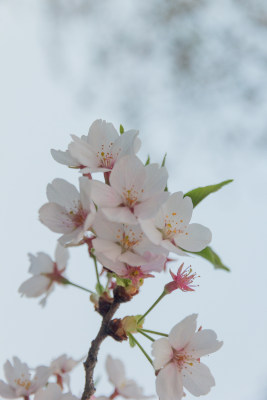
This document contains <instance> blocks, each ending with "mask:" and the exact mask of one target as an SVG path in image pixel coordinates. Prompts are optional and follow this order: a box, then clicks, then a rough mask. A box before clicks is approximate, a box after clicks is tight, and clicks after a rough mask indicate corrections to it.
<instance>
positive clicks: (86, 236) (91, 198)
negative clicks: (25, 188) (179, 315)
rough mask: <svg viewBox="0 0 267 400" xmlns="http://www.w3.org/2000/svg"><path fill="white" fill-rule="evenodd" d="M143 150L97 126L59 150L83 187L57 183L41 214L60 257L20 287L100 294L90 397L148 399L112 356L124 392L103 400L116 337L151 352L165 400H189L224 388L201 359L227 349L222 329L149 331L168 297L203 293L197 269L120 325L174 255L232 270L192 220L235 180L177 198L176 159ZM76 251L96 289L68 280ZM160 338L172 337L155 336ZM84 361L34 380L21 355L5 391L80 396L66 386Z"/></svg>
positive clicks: (64, 363)
mask: <svg viewBox="0 0 267 400" xmlns="http://www.w3.org/2000/svg"><path fill="white" fill-rule="evenodd" d="M140 145H141V142H140V139H139V137H138V131H135V130H129V131H125V132H124V129H123V127H122V126H121V127H120V132H117V130H116V129H115V127H114V126H113V125H112V124H111V123H107V122H106V121H103V120H97V121H95V122H94V123H93V124H92V125H91V127H90V129H89V133H88V135H87V136H81V137H77V136H72V141H71V143H70V144H69V145H68V149H67V150H66V151H61V150H51V153H52V156H53V158H54V159H55V160H56V161H57V162H59V163H61V164H64V165H66V166H68V167H70V168H74V169H78V170H79V172H80V174H81V176H80V177H79V189H77V188H76V187H75V186H74V185H73V184H71V183H69V182H67V181H66V180H64V179H59V178H57V179H54V180H53V181H52V183H50V184H48V186H47V199H48V202H47V203H46V204H44V205H43V206H42V207H41V208H40V210H39V218H40V221H41V222H42V223H43V224H44V225H45V226H47V227H48V228H49V229H50V230H51V231H53V232H55V233H57V234H60V236H59V238H58V244H57V246H56V251H55V256H54V259H52V258H51V257H50V256H49V255H47V254H46V253H43V252H40V253H37V256H34V255H32V254H30V256H29V257H30V269H29V272H30V273H31V274H32V277H30V278H29V279H28V280H26V281H25V282H24V283H22V285H21V286H20V288H19V292H20V293H21V294H22V295H25V296H26V297H39V296H43V298H42V299H41V304H42V305H45V303H46V299H47V297H48V295H49V294H50V293H51V292H52V290H53V289H54V288H55V286H56V285H62V286H65V287H66V286H68V285H72V286H75V287H77V288H79V289H82V290H84V291H86V292H88V293H90V300H91V302H93V303H94V306H95V310H96V311H97V312H98V313H99V314H100V315H101V316H102V317H103V323H102V327H101V328H100V331H99V333H98V336H97V341H96V342H94V344H92V347H91V349H90V351H89V353H88V357H87V359H86V361H85V363H84V366H85V371H86V384H85V389H84V393H83V396H82V400H93V399H98V400H107V399H114V398H115V397H117V396H121V397H124V398H127V399H145V398H147V396H144V395H143V391H142V389H141V388H140V387H139V386H138V385H137V384H136V383H135V382H134V381H132V380H128V379H126V377H125V370H124V366H123V364H122V362H121V361H119V360H117V359H113V358H112V357H111V356H108V358H107V361H106V369H107V373H108V377H109V381H110V383H111V384H112V385H113V386H114V391H113V393H112V394H111V395H110V396H109V397H106V396H100V397H94V390H95V389H94V382H93V377H92V371H91V369H92V368H94V365H93V366H92V364H91V363H92V360H95V359H96V356H97V353H98V351H99V346H100V343H101V342H102V341H103V340H104V339H105V338H106V337H107V336H111V337H112V338H113V339H115V340H117V341H122V340H128V341H129V344H130V345H131V346H132V347H134V346H136V345H137V346H138V347H139V348H140V349H141V350H142V352H143V354H144V355H145V356H146V358H147V359H148V361H149V362H150V363H151V365H152V366H153V368H154V370H155V372H156V376H157V378H156V390H157V394H158V396H159V398H160V400H180V399H181V398H182V397H183V395H184V388H185V389H186V390H188V391H189V392H190V393H192V394H193V395H195V396H200V395H203V394H206V393H208V392H209V390H210V388H211V387H212V386H213V385H214V379H213V377H212V375H211V373H210V371H209V369H208V367H206V366H205V365H204V364H203V363H202V362H200V358H201V357H202V356H204V355H207V354H209V353H212V352H215V351H216V350H218V349H219V348H220V347H221V345H222V342H218V341H217V339H216V334H215V333H214V332H213V331H212V330H198V331H196V317H197V316H196V314H193V315H191V316H189V317H187V318H185V319H184V320H182V321H181V322H180V323H178V324H176V325H175V326H174V328H173V329H172V330H171V332H170V334H169V335H167V334H165V333H161V332H158V331H154V330H151V329H147V328H144V327H143V325H144V322H145V317H146V316H147V314H148V313H149V312H151V311H152V310H153V309H154V308H155V306H156V305H157V304H158V302H159V301H161V300H162V299H163V298H164V297H165V296H166V295H169V294H170V293H172V292H173V291H175V290H180V291H181V292H192V291H194V290H195V289H194V288H195V287H196V285H195V284H194V280H195V278H196V273H194V272H192V269H191V267H188V268H185V269H184V264H182V265H181V266H180V267H179V268H178V270H177V272H176V273H174V272H172V271H170V274H171V277H172V280H171V281H170V282H168V283H167V284H165V285H163V292H162V294H161V295H160V296H159V297H158V299H157V300H156V301H155V302H154V303H153V304H152V306H151V307H149V309H148V310H147V311H146V312H145V313H143V314H137V315H134V316H125V317H124V318H122V319H120V318H115V319H112V318H113V316H114V314H115V312H116V311H117V309H118V307H119V306H120V304H121V303H124V302H127V301H130V300H131V299H132V298H133V296H135V295H137V294H138V293H139V291H140V288H141V286H142V285H143V283H144V279H147V278H150V277H154V273H160V272H162V271H166V269H167V266H168V263H169V261H174V260H173V258H172V255H171V253H175V254H176V255H178V256H179V257H184V256H188V255H191V254H192V253H195V254H196V255H198V256H201V257H203V258H205V259H207V260H208V261H210V262H211V263H212V264H214V265H215V267H216V268H223V269H227V267H225V266H224V265H223V264H222V262H221V260H220V258H219V257H218V255H217V254H216V253H215V252H214V251H213V250H212V249H211V248H210V247H208V245H209V243H210V242H211V236H212V235H211V232H210V230H209V229H208V228H207V227H205V226H203V225H201V224H198V223H195V222H193V223H191V219H192V214H193V209H194V207H195V206H196V205H197V204H198V203H199V202H200V201H202V200H203V199H204V198H205V197H206V196H207V195H209V194H210V193H213V192H215V191H217V190H218V189H220V188H221V187H222V186H224V185H225V184H227V183H229V182H230V181H225V182H222V183H220V184H217V185H211V186H207V187H203V188H201V187H200V188H197V189H194V190H193V191H191V192H188V193H187V194H184V193H183V192H181V191H177V192H175V193H170V192H169V191H168V186H167V180H168V172H167V169H166V167H165V158H166V157H164V159H163V162H162V163H161V164H156V163H150V158H148V160H147V162H146V163H143V162H142V160H140V158H138V156H137V152H138V150H139V148H140ZM96 173H97V175H94V174H96ZM99 173H100V174H99ZM101 173H102V175H101ZM96 178H98V179H96ZM72 246H87V248H88V252H89V256H90V258H91V261H92V264H93V265H94V270H95V272H96V279H97V282H96V286H95V288H94V289H87V288H85V287H84V286H81V285H78V284H76V283H73V282H71V281H69V280H68V279H67V278H66V267H67V262H68V259H69V250H68V248H70V247H72ZM98 263H99V264H100V265H101V273H100V272H99V265H98ZM103 279H105V280H106V282H105V284H103ZM103 327H104V328H105V329H104V328H103ZM139 334H140V335H143V336H144V337H146V338H147V339H148V340H150V341H152V356H153V357H154V361H152V359H151V358H150V356H149V355H148V354H147V352H146V351H145V349H144V348H143V347H142V346H141V344H140V343H139V342H138V340H137V339H136V335H139ZM150 335H153V336H154V335H156V336H158V335H160V336H162V337H161V338H160V339H157V340H155V339H154V337H151V336H150ZM92 343H93V342H92ZM97 343H98V344H97ZM78 362H79V361H75V360H73V359H70V358H67V356H66V355H63V356H61V357H59V358H58V359H56V360H54V361H53V362H52V363H51V365H50V367H38V369H36V375H35V377H34V378H32V377H31V374H30V372H29V368H28V367H27V365H26V364H22V363H21V362H20V361H19V360H18V359H17V358H14V366H13V367H12V365H11V364H10V363H9V362H7V363H6V364H5V366H4V369H5V375H6V380H7V382H8V383H7V384H6V383H4V382H3V381H0V395H2V396H3V397H5V398H18V397H22V398H24V400H29V399H30V396H31V395H33V394H34V395H35V397H34V400H44V399H47V398H49V399H51V400H75V399H77V398H76V397H75V396H73V395H72V394H71V392H70V391H69V392H68V393H63V392H62V390H64V386H65V385H67V388H68V390H70V386H69V372H70V371H71V370H72V369H73V368H74V367H75V366H76V365H77V363H78ZM50 376H54V379H55V382H49V381H48V379H49V377H50ZM47 384H48V385H47ZM45 385H46V386H45Z"/></svg>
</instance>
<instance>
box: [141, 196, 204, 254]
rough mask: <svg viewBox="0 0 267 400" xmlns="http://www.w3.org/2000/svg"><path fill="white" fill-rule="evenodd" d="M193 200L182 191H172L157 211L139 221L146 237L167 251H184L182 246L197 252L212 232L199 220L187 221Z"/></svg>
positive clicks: (180, 252) (189, 217)
mask: <svg viewBox="0 0 267 400" xmlns="http://www.w3.org/2000/svg"><path fill="white" fill-rule="evenodd" d="M192 213H193V203H192V200H191V199H190V197H184V196H183V193H182V192H177V193H173V194H172V195H171V196H170V197H169V198H168V200H167V201H166V203H164V204H163V206H162V207H161V208H160V210H159V211H158V213H157V215H156V216H155V217H154V218H152V219H150V220H146V221H140V224H141V227H142V229H143V230H144V232H145V233H146V235H147V236H148V238H149V239H150V240H151V241H152V242H153V243H155V244H156V245H161V246H162V247H165V248H166V249H168V250H169V251H172V252H174V253H177V254H180V255H185V254H186V253H185V252H184V251H183V250H187V251H191V252H198V251H201V250H203V249H204V248H205V247H207V245H208V244H209V243H210V241H211V232H210V230H209V229H208V228H206V227H205V226H203V225H200V224H195V223H194V224H190V220H191V217H192Z"/></svg>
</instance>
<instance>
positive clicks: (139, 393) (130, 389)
mask: <svg viewBox="0 0 267 400" xmlns="http://www.w3.org/2000/svg"><path fill="white" fill-rule="evenodd" d="M119 393H120V394H121V396H122V397H125V398H126V399H140V400H141V399H145V398H149V397H150V396H144V394H143V389H142V388H141V387H140V386H138V385H137V383H136V382H135V381H134V380H132V379H129V380H126V381H125V382H123V385H122V387H120V388H119Z"/></svg>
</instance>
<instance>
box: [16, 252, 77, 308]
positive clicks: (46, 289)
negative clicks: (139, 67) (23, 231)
mask: <svg viewBox="0 0 267 400" xmlns="http://www.w3.org/2000/svg"><path fill="white" fill-rule="evenodd" d="M29 258H30V263H31V264H30V268H29V272H30V273H31V274H32V275H33V276H32V277H31V278H29V279H27V280H26V281H25V282H23V283H22V284H21V286H20V287H19V293H21V294H22V295H23V296H26V297H39V296H41V295H43V294H45V297H44V298H43V299H42V300H41V301H40V304H41V305H42V306H44V305H45V304H46V300H47V297H48V296H49V295H50V294H51V292H52V291H53V290H54V287H55V283H59V284H60V283H64V280H65V277H64V275H63V273H64V272H65V269H66V266H67V261H68V258H69V252H68V250H67V249H65V248H64V247H62V246H61V245H60V244H58V245H57V247H56V251H55V261H53V260H52V259H51V257H50V256H49V255H48V254H46V253H42V252H40V253H37V256H34V255H33V254H29Z"/></svg>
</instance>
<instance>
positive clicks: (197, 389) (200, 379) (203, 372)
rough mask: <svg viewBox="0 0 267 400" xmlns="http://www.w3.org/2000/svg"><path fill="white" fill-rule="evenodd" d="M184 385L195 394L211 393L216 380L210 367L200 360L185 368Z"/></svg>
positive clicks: (183, 372)
mask: <svg viewBox="0 0 267 400" xmlns="http://www.w3.org/2000/svg"><path fill="white" fill-rule="evenodd" d="M182 374H183V382H184V387H185V388H186V389H187V390H188V391H189V392H190V393H192V394H193V395H194V396H202V395H204V394H207V393H209V391H210V389H211V387H212V386H215V380H214V378H213V376H212V375H211V372H210V370H209V368H208V367H207V366H206V365H205V364H202V363H200V362H198V361H197V362H195V363H194V364H193V365H192V366H188V368H186V369H183V371H182Z"/></svg>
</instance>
